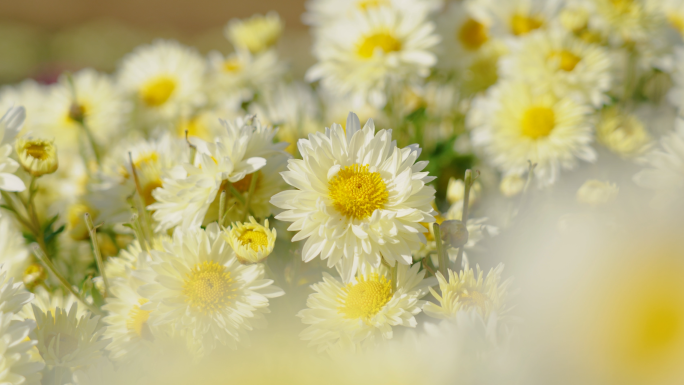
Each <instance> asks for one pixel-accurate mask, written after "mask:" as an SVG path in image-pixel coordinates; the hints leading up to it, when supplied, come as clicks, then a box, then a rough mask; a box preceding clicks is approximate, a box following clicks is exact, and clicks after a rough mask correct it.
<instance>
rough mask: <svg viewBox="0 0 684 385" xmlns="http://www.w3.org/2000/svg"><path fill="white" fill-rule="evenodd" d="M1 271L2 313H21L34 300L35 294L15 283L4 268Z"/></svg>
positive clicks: (19, 283)
mask: <svg viewBox="0 0 684 385" xmlns="http://www.w3.org/2000/svg"><path fill="white" fill-rule="evenodd" d="M0 271H1V272H0V312H2V313H4V314H9V313H12V314H16V313H19V312H20V311H21V308H22V307H23V306H24V304H26V303H28V302H29V301H30V300H31V299H32V298H33V294H31V293H29V292H28V291H26V289H24V284H22V283H21V282H18V283H14V278H11V277H8V273H7V271H6V270H5V269H4V268H2V269H0Z"/></svg>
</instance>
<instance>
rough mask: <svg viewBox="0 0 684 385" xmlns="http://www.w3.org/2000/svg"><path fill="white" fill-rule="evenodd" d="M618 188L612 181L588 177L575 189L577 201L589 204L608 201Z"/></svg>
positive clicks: (595, 204)
mask: <svg viewBox="0 0 684 385" xmlns="http://www.w3.org/2000/svg"><path fill="white" fill-rule="evenodd" d="M619 191H620V189H619V188H618V187H617V185H615V184H614V183H610V182H601V181H600V180H596V179H590V180H588V181H586V182H584V184H583V185H582V187H580V188H579V190H577V196H576V198H577V202H579V203H584V204H587V205H590V206H600V205H602V204H606V203H609V202H610V201H612V200H613V199H615V197H616V196H617V194H618V192H619Z"/></svg>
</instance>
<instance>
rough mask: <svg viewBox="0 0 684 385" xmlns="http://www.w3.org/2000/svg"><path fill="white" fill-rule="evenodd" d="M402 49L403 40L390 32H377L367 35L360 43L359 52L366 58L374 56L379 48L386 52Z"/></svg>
mask: <svg viewBox="0 0 684 385" xmlns="http://www.w3.org/2000/svg"><path fill="white" fill-rule="evenodd" d="M400 49H401V42H400V41H399V40H397V38H396V37H394V36H393V35H392V34H391V33H390V32H377V33H374V34H372V35H368V36H365V37H364V38H363V39H362V40H361V43H359V45H358V53H359V56H361V57H362V58H364V59H370V58H372V57H373V55H374V54H375V52H376V51H377V50H381V51H382V52H384V53H390V52H396V51H399V50H400Z"/></svg>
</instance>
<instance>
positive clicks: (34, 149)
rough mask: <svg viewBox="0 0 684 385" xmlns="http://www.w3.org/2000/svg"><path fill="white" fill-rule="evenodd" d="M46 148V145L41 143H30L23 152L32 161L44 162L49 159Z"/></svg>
mask: <svg viewBox="0 0 684 385" xmlns="http://www.w3.org/2000/svg"><path fill="white" fill-rule="evenodd" d="M47 146H48V145H47V144H43V143H31V144H29V145H28V146H26V148H24V151H26V153H27V154H28V155H29V156H30V157H32V158H34V159H39V160H45V159H47V158H48V157H49V155H48V152H47Z"/></svg>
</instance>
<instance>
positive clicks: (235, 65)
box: [223, 58, 242, 73]
mask: <svg viewBox="0 0 684 385" xmlns="http://www.w3.org/2000/svg"><path fill="white" fill-rule="evenodd" d="M241 69H242V63H241V62H240V60H239V59H238V58H232V59H228V60H226V61H224V62H223V72H227V73H235V72H238V71H240V70H241Z"/></svg>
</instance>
